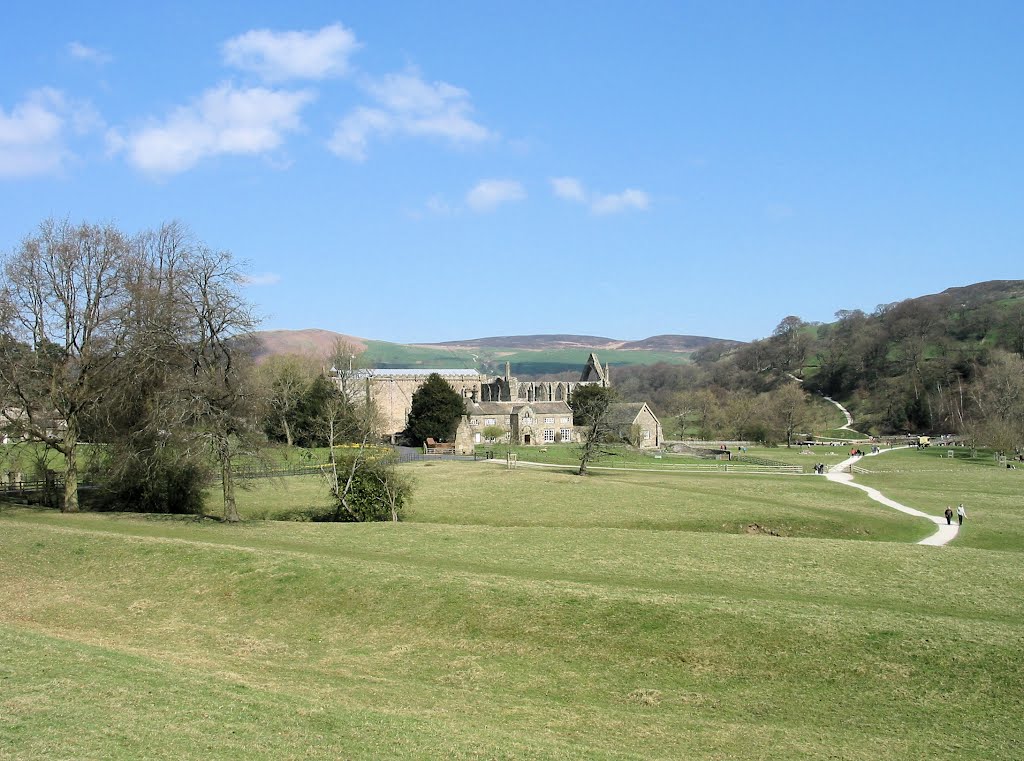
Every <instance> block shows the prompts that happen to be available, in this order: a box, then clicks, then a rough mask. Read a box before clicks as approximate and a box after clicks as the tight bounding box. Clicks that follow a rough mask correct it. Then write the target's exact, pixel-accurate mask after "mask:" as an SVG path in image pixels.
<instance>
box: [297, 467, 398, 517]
mask: <svg viewBox="0 0 1024 761" xmlns="http://www.w3.org/2000/svg"><path fill="white" fill-rule="evenodd" d="M353 465H354V466H355V468H354V470H353ZM349 474H351V482H349ZM338 482H339V483H338V486H339V491H342V492H344V491H345V488H346V484H347V485H348V490H347V492H345V493H344V494H339V495H338V496H337V497H336V499H337V505H336V507H335V509H334V511H333V512H330V513H326V514H324V515H320V516H317V517H316V518H315V520H321V521H342V522H358V523H362V522H366V521H390V520H395V521H397V520H401V518H402V512H403V510H404V508H405V503H406V501H407V500H408V499H409V495H410V494H411V492H412V483H411V481H410V480H409V478H408V477H407V476H406V475H405V474H403V473H400V472H399V471H398V468H397V466H396V464H395V457H394V455H393V454H388V455H386V456H380V455H377V456H369V457H367V456H366V454H365V453H362V454H361V453H359V452H353V453H352V454H346V455H342V456H341V458H340V459H339V460H338Z"/></svg>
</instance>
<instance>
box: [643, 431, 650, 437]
mask: <svg viewBox="0 0 1024 761" xmlns="http://www.w3.org/2000/svg"><path fill="white" fill-rule="evenodd" d="M644 438H645V439H649V438H651V432H650V431H644Z"/></svg>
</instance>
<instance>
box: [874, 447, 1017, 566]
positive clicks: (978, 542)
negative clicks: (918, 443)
mask: <svg viewBox="0 0 1024 761" xmlns="http://www.w3.org/2000/svg"><path fill="white" fill-rule="evenodd" d="M973 451H974V450H971V449H967V448H963V447H952V448H946V447H927V448H925V449H920V450H918V449H916V448H915V449H900V450H897V451H893V452H887V453H885V454H884V455H882V456H880V457H872V458H870V459H866V460H864V461H863V462H862V463H861V465H862V466H863V467H864V468H866V469H868V470H869V471H871V472H870V473H868V474H865V475H858V476H857V481H858V482H860V483H863V484H866V485H868V486H873V487H875V488H876V489H879V490H880V491H881V492H882V493H883V494H885V495H886V496H888V497H891V498H892V499H895V500H896V501H898V502H902V503H903V504H905V505H909V506H910V507H915V508H917V509H918V510H921V511H923V512H926V513H930V514H932V515H936V516H939V515H942V512H943V510H945V508H946V506H947V505H951V506H952V507H953V509H954V510H955V509H956V506H957V504H959V503H961V502H963V503H964V505H965V507H966V509H967V515H968V517H967V520H966V521H965V523H964V526H963V528H962V529H961V531H960V533H959V535H958V536H957V538H956V539H955V540H954V542H955V544H956V546H958V547H975V548H978V549H986V550H1004V551H1009V552H1017V553H1019V552H1024V502H1022V500H1021V494H1022V493H1024V470H1008V469H1006V468H1005V467H999V466H998V465H997V463H996V461H995V458H994V457H993V455H992V453H991V452H988V451H980V452H977V456H976V457H972V452H973ZM949 452H953V457H952V458H950V457H949Z"/></svg>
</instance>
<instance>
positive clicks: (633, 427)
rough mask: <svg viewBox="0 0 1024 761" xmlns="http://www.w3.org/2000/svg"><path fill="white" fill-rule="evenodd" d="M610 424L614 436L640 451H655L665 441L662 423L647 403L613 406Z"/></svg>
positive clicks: (626, 403) (623, 403)
mask: <svg viewBox="0 0 1024 761" xmlns="http://www.w3.org/2000/svg"><path fill="white" fill-rule="evenodd" d="M608 422H609V423H610V427H611V430H612V434H613V436H615V437H616V438H617V439H620V440H622V441H626V442H629V443H630V444H632V445H633V446H635V447H639V448H640V449H655V448H657V447H660V446H661V445H662V444H663V443H664V441H665V437H664V435H663V433H662V430H661V421H660V420H658V417H657V416H656V415H655V414H654V413H653V412H652V411H651V408H650V407H648V406H647V403H646V402H634V403H629V402H619V403H616V404H613V405H612V406H611V410H610V411H609V412H608Z"/></svg>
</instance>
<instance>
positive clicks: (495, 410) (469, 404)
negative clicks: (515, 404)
mask: <svg viewBox="0 0 1024 761" xmlns="http://www.w3.org/2000/svg"><path fill="white" fill-rule="evenodd" d="M466 414H467V415H511V414H512V405H511V404H509V403H508V402H474V401H473V400H471V399H467V400H466Z"/></svg>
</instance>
